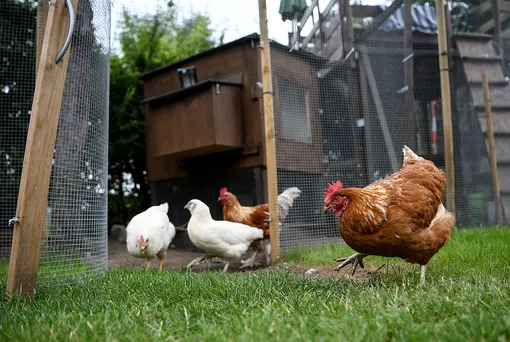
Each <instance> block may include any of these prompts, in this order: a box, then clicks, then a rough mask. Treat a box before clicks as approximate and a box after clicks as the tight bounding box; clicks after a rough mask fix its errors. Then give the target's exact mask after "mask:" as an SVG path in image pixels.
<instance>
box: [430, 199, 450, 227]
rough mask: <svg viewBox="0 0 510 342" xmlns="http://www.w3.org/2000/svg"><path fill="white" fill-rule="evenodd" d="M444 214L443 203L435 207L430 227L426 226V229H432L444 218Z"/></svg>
mask: <svg viewBox="0 0 510 342" xmlns="http://www.w3.org/2000/svg"><path fill="white" fill-rule="evenodd" d="M446 213H447V211H446V208H445V207H444V205H443V203H440V204H439V206H438V207H437V213H436V216H434V218H433V219H432V222H430V226H428V228H427V229H431V228H432V227H434V226H435V225H436V223H438V222H439V221H441V220H442V219H443V218H444V217H445V216H446Z"/></svg>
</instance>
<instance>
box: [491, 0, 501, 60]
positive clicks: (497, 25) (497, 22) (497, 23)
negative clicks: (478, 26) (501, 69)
mask: <svg viewBox="0 0 510 342" xmlns="http://www.w3.org/2000/svg"><path fill="white" fill-rule="evenodd" d="M500 4H501V3H500V0H492V16H493V17H494V38H495V39H496V41H497V42H498V44H499V48H500V49H501V51H503V45H501V44H502V42H501V17H500V16H499V14H500V13H501V11H500Z"/></svg>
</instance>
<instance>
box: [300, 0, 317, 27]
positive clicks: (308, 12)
mask: <svg viewBox="0 0 510 342" xmlns="http://www.w3.org/2000/svg"><path fill="white" fill-rule="evenodd" d="M318 3H319V0H313V1H312V3H311V4H310V6H308V8H307V9H306V10H305V13H303V16H302V17H301V19H300V20H299V22H300V23H301V26H299V32H301V30H302V29H303V27H304V26H305V23H306V21H307V20H308V18H309V17H310V15H311V14H312V12H313V9H314V8H315V6H317V4H318Z"/></svg>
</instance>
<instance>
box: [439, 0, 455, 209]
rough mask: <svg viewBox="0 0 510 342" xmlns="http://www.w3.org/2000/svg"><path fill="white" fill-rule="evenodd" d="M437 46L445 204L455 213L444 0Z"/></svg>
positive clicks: (440, 14)
mask: <svg viewBox="0 0 510 342" xmlns="http://www.w3.org/2000/svg"><path fill="white" fill-rule="evenodd" d="M436 17H437V43H438V44H437V47H438V56H439V72H440V76H441V100H442V101H441V102H442V110H443V111H442V116H443V132H444V154H445V155H444V160H445V164H446V177H447V179H446V206H447V209H448V210H449V211H451V212H452V213H455V164H454V154H453V127H452V107H451V105H452V102H451V94H450V74H449V63H448V44H447V39H446V20H445V4H444V0H436Z"/></svg>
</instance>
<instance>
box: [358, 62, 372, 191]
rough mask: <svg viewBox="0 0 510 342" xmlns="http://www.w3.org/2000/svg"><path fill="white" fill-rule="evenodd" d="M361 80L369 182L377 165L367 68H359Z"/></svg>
mask: <svg viewBox="0 0 510 342" xmlns="http://www.w3.org/2000/svg"><path fill="white" fill-rule="evenodd" d="M359 82H360V92H361V103H362V106H363V118H364V119H365V127H364V132H365V134H364V135H365V158H366V166H367V183H372V182H373V177H374V173H375V165H374V152H373V150H372V136H373V134H374V133H373V132H372V121H371V118H370V103H369V102H368V99H369V98H370V92H369V90H368V86H367V75H366V73H365V68H359Z"/></svg>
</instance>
